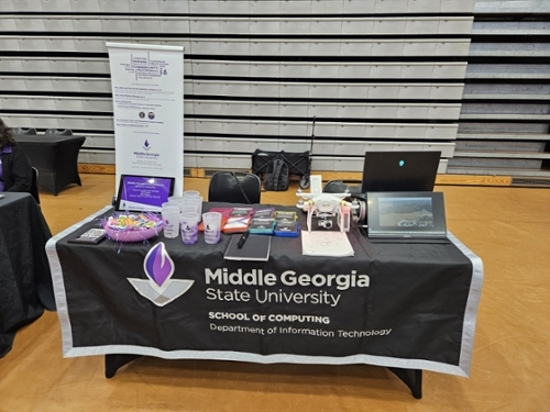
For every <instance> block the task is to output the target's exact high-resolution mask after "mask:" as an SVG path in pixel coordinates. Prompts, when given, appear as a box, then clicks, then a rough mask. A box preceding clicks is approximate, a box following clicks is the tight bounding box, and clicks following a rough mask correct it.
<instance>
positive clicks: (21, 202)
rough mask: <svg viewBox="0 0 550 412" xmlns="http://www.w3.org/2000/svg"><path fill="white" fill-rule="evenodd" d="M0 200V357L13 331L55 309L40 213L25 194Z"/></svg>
mask: <svg viewBox="0 0 550 412" xmlns="http://www.w3.org/2000/svg"><path fill="white" fill-rule="evenodd" d="M2 195H4V198H2V199H0V357H2V356H4V355H6V354H7V353H8V352H9V350H10V349H11V347H12V343H13V339H14V336H15V332H16V331H17V329H19V328H20V327H21V326H23V325H26V324H28V323H30V322H32V321H34V320H35V319H37V318H38V317H40V316H41V315H42V313H43V312H44V308H46V309H48V310H55V302H54V297H53V288H52V281H51V276H50V268H49V265H48V260H47V257H46V252H45V250H44V246H45V245H46V242H47V240H48V239H49V238H50V237H51V233H50V230H49V228H48V225H47V224H46V221H45V220H44V217H43V215H42V212H41V211H40V209H39V207H38V206H37V204H36V202H35V201H34V199H33V198H32V196H31V195H29V194H27V193H2Z"/></svg>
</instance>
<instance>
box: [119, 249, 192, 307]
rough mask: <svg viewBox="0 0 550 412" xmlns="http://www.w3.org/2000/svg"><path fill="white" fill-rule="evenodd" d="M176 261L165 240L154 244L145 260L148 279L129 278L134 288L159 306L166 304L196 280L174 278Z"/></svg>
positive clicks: (181, 293) (185, 290) (144, 266)
mask: <svg viewBox="0 0 550 412" xmlns="http://www.w3.org/2000/svg"><path fill="white" fill-rule="evenodd" d="M174 269H175V265H174V261H173V260H172V259H171V258H170V256H169V255H168V252H166V248H165V246H164V243H163V242H160V243H159V244H157V245H155V246H153V247H152V248H151V249H150V250H149V252H147V255H146V256H145V259H144V260H143V270H144V271H145V274H146V275H147V277H148V279H136V278H128V281H129V282H130V283H131V284H132V286H133V287H134V289H135V290H136V291H137V292H138V293H139V294H140V295H141V296H143V297H144V298H147V299H149V300H150V301H151V302H153V303H154V304H155V305H157V306H160V307H162V306H165V305H167V304H169V303H170V302H172V301H174V300H176V299H177V298H179V297H180V296H181V295H183V294H184V293H185V292H187V291H188V290H189V289H190V288H191V286H193V283H195V281H194V280H189V279H172V275H173V274H174Z"/></svg>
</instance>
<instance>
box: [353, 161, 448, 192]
mask: <svg viewBox="0 0 550 412" xmlns="http://www.w3.org/2000/svg"><path fill="white" fill-rule="evenodd" d="M440 158H441V152H440V151H425V152H424V151H423V152H366V153H365V163H364V165H363V183H362V188H361V191H362V192H363V193H368V192H401V191H409V192H421V191H431V190H433V187H434V184H435V178H436V176H437V168H438V166H439V159H440Z"/></svg>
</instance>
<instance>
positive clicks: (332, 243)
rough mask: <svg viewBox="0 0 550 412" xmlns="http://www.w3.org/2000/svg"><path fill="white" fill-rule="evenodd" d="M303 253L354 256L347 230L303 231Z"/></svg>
mask: <svg viewBox="0 0 550 412" xmlns="http://www.w3.org/2000/svg"><path fill="white" fill-rule="evenodd" d="M302 254H303V255H309V256H353V255H354V254H355V252H354V251H353V247H352V246H351V243H350V242H349V239H348V235H347V233H346V232H330V231H326V232H324V231H320V230H318V231H313V232H308V231H305V230H303V231H302Z"/></svg>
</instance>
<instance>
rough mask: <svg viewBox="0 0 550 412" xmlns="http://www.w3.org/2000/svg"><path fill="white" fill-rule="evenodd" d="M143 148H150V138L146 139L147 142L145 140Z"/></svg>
mask: <svg viewBox="0 0 550 412" xmlns="http://www.w3.org/2000/svg"><path fill="white" fill-rule="evenodd" d="M143 148H144V149H145V150H149V149H150V148H151V143H149V140H147V139H145V142H143Z"/></svg>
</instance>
